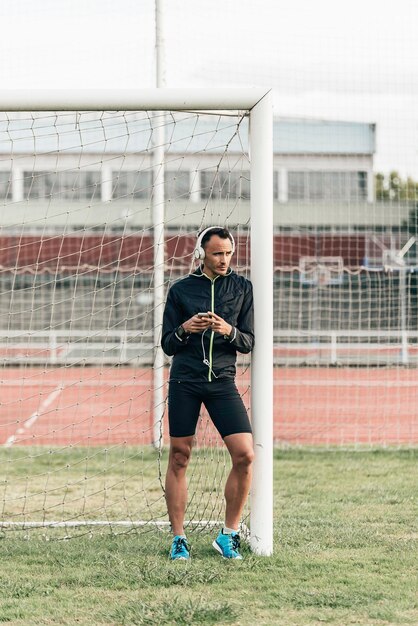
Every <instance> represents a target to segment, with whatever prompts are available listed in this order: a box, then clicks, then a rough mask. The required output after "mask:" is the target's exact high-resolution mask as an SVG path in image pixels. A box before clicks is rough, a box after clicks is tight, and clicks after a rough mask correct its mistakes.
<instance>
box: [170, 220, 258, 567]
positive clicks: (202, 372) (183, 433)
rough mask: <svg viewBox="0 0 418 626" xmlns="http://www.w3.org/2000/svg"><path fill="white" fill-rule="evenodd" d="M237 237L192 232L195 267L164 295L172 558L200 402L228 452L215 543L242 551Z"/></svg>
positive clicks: (245, 432) (248, 304) (246, 473)
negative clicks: (233, 262) (168, 358)
mask: <svg viewBox="0 0 418 626" xmlns="http://www.w3.org/2000/svg"><path fill="white" fill-rule="evenodd" d="M234 251H235V242H234V239H233V237H232V235H231V233H230V232H229V231H228V230H226V229H225V228H221V227H218V226H213V227H210V228H207V229H205V230H204V231H202V232H201V233H200V234H199V236H198V239H197V244H196V250H195V257H196V259H198V260H200V261H201V265H200V267H199V268H198V269H197V270H196V271H194V272H193V273H191V274H189V275H188V276H186V277H184V278H182V279H180V280H178V281H176V282H175V283H174V284H173V285H172V287H171V289H170V290H169V292H168V295H167V302H166V306H165V310H164V319H163V332H162V347H163V350H164V352H165V353H166V354H167V355H169V356H173V357H174V358H173V361H172V364H171V370H170V379H169V393H168V419H169V426H170V453H169V462H168V469H167V474H166V483H165V488H166V501H167V509H168V515H169V518H170V523H171V528H172V531H173V535H174V538H173V543H172V548H171V553H170V556H171V558H172V559H173V560H177V559H188V558H189V557H190V547H189V544H188V542H187V539H186V536H185V533H184V527H183V524H184V515H185V509H186V504H187V486H186V470H187V466H188V463H189V460H190V455H191V450H192V443H193V438H194V434H195V430H196V424H197V421H198V418H199V411H200V408H201V404H202V402H203V403H204V405H205V406H206V408H207V410H208V412H209V415H210V417H211V419H212V421H213V423H214V425H215V426H216V428H217V430H218V431H219V433H220V435H221V437H222V438H223V441H224V443H225V445H226V447H227V449H228V451H229V453H230V456H231V461H232V468H231V471H230V474H229V476H228V479H227V481H226V485H225V501H226V509H225V526H224V527H223V529H222V530H221V532H220V533H219V535H218V537H217V538H216V539H215V541H214V542H213V547H214V548H215V549H216V550H217V551H218V552H219V553H220V554H221V555H222V556H223V557H224V558H227V559H241V558H242V556H241V554H240V552H239V546H240V538H239V533H238V530H239V524H240V519H241V514H242V510H243V507H244V504H245V501H246V499H247V496H248V492H249V489H250V484H251V470H252V462H253V458H254V452H253V441H252V432H251V425H250V422H249V419H248V415H247V411H246V409H245V407H244V404H243V402H242V399H241V397H240V395H239V393H238V390H237V388H236V385H235V373H236V353H237V351H238V352H242V353H248V352H250V351H251V350H252V348H253V346H254V328H253V326H254V321H253V318H254V313H253V295H252V285H251V283H250V281H249V280H247V279H246V278H244V277H242V276H239V275H238V274H236V273H235V272H234V271H232V269H231V268H230V263H231V257H232V255H233V253H234Z"/></svg>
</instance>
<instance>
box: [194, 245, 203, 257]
mask: <svg viewBox="0 0 418 626" xmlns="http://www.w3.org/2000/svg"><path fill="white" fill-rule="evenodd" d="M194 258H195V259H196V260H197V261H203V259H204V258H205V250H204V248H202V246H199V247H198V248H195V251H194Z"/></svg>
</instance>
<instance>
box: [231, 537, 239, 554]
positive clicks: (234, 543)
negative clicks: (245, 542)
mask: <svg viewBox="0 0 418 626" xmlns="http://www.w3.org/2000/svg"><path fill="white" fill-rule="evenodd" d="M231 539H232V549H233V550H235V551H237V550H239V548H240V546H241V542H240V539H239V535H232V536H231Z"/></svg>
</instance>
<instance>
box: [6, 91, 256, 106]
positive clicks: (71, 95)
mask: <svg viewBox="0 0 418 626" xmlns="http://www.w3.org/2000/svg"><path fill="white" fill-rule="evenodd" d="M265 93H266V90H265V89H251V88H248V89H233V88H225V89H224V88H217V89H207V88H199V89H182V88H165V89H155V88H154V89H104V90H99V89H81V90H65V89H41V90H36V89H35V90H30V91H27V90H24V89H18V90H13V89H10V90H0V111H184V110H186V111H189V110H192V111H209V110H214V111H222V110H238V111H242V110H244V111H246V110H247V109H251V107H253V106H254V104H255V103H256V102H258V101H259V100H260V99H261V98H262V97H263V96H264V95H265Z"/></svg>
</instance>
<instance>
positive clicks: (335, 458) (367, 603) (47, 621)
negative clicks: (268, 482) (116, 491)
mask: <svg viewBox="0 0 418 626" xmlns="http://www.w3.org/2000/svg"><path fill="white" fill-rule="evenodd" d="M14 454H16V455H17V456H18V455H19V450H16V451H14ZM75 454H76V453H75ZM109 454H111V453H108V455H107V460H106V463H107V468H108V473H107V480H108V482H109V481H110V482H112V481H111V476H110V474H109V472H111V468H112V467H115V468H119V467H120V464H119V463H116V462H115V463H112V459H111V458H109ZM39 459H40V461H39V462H40V463H42V462H43V461H42V459H43V457H42V456H40V457H39ZM417 460H418V450H396V451H395V450H380V451H370V450H369V451H364V452H363V451H340V450H335V451H334V450H327V451H325V450H318V451H312V450H310V451H308V450H306V451H304V450H290V451H276V452H275V465H274V467H275V483H274V484H275V488H274V494H275V552H274V556H273V557H271V558H261V557H256V556H254V555H252V554H250V553H249V552H248V550H247V549H245V548H244V551H243V552H244V554H245V560H244V561H242V562H232V563H231V562H226V561H222V560H221V559H219V558H218V556H217V554H216V553H215V551H214V550H213V549H212V548H211V541H212V535H211V534H208V533H197V532H194V533H193V534H190V535H189V539H190V540H191V543H192V545H193V550H192V554H193V559H192V560H191V562H190V563H184V562H183V563H170V562H169V561H168V559H167V553H168V547H169V535H168V534H167V533H165V532H160V533H156V534H152V533H147V534H146V535H145V538H144V540H143V539H142V538H141V535H140V534H139V533H137V532H131V533H127V534H121V535H118V536H111V535H108V534H101V533H95V534H94V535H93V536H92V537H91V538H89V537H88V536H79V537H77V538H75V539H71V540H67V541H57V540H54V539H53V534H52V535H51V536H50V537H49V540H46V538H45V537H44V536H43V535H42V533H41V532H40V531H31V532H28V533H25V534H24V533H22V532H12V533H11V532H9V531H8V532H5V533H3V535H2V540H1V541H0V546H1V559H0V622H1V623H7V624H13V625H15V626H18V625H19V626H23V625H24V626H28V625H64V624H65V625H71V626H75V625H82V626H84V625H86V626H87V625H89V626H92V625H94V626H96V625H97V626H99V625H105V624H106V625H111V624H112V625H117V626H119V625H121V626H122V625H137V624H138V625H156V626H157V625H168V624H169V625H174V624H176V625H183V624H184V625H186V624H187V625H195V624H196V625H199V624H202V625H210V624H212V625H219V626H221V625H224V624H225V625H226V624H229V625H235V626H238V625H240V626H250V625H251V626H253V625H254V624H257V625H271V626H273V625H274V626H280V625H285V626H292V625H295V626H296V625H297V626H310V625H314V624H315V625H317V624H318V625H319V624H336V625H339V626H345V625H349V624H356V625H368V626H370V625H383V624H412V625H415V626H416V624H418V576H417V571H418V567H417V564H418V502H417V499H418V498H417V496H418V490H417ZM78 465H79V464H77V463H75V464H74V467H78ZM16 467H17V465H16V463H14V464H13V468H16ZM10 471H11V470H10ZM13 471H16V472H19V470H18V469H16V470H13ZM69 471H70V470H69ZM118 471H119V470H118ZM31 472H33V474H34V475H36V474H38V475H43V474H44V470H43V468H42V467H37V466H36V457H35V459H34V460H33V461H32V466H31ZM83 472H85V467H84V469H83ZM124 472H125V477H129V475H130V468H129V462H127V463H125V465H124ZM67 480H68V481H69V482H71V477H69V476H67ZM73 482H74V484H76V483H77V476H74V481H73ZM113 483H114V484H119V476H115V477H114V480H113ZM24 537H27V538H26V539H25V538H24Z"/></svg>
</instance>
